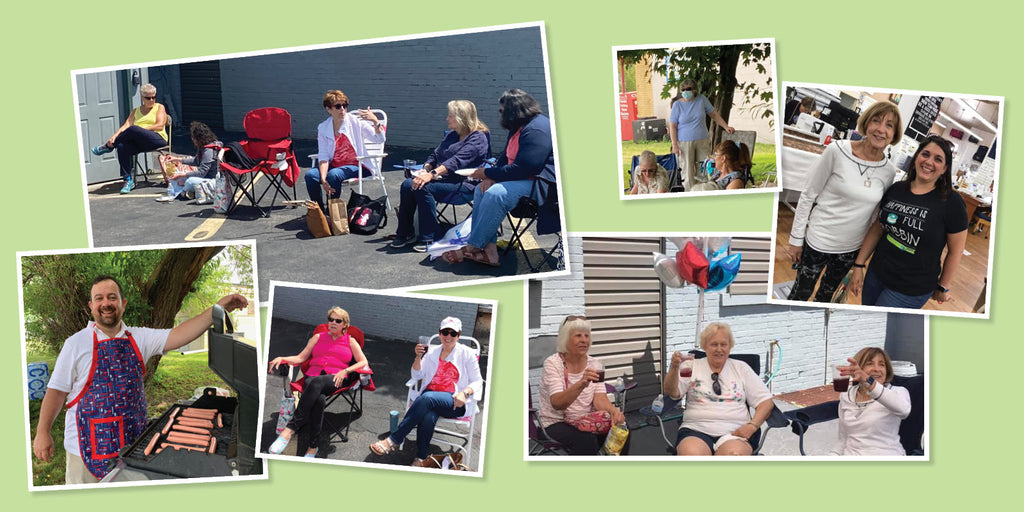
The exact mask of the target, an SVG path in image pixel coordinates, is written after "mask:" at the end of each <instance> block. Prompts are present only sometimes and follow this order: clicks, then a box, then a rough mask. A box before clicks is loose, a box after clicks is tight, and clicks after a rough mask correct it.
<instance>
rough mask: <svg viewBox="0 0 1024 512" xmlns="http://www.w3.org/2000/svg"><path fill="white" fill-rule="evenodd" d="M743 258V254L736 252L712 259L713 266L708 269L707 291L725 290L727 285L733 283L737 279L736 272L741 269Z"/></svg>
mask: <svg viewBox="0 0 1024 512" xmlns="http://www.w3.org/2000/svg"><path fill="white" fill-rule="evenodd" d="M742 259H743V255H742V254H740V253H735V254H730V255H728V256H724V257H721V258H718V259H717V260H715V261H712V262H711V268H710V269H709V270H708V287H707V291H709V292H716V291H718V290H724V289H725V287H726V286H729V285H730V284H732V282H733V280H734V279H736V274H738V273H739V271H740V260H742Z"/></svg>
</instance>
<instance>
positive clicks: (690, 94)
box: [683, 91, 693, 101]
mask: <svg viewBox="0 0 1024 512" xmlns="http://www.w3.org/2000/svg"><path fill="white" fill-rule="evenodd" d="M683 99H684V100H686V101H690V100H692V99H693V91H683Z"/></svg>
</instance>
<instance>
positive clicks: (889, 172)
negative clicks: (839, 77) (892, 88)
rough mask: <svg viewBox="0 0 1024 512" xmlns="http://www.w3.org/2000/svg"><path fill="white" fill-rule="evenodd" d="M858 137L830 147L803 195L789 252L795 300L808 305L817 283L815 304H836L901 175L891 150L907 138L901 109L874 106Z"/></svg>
mask: <svg viewBox="0 0 1024 512" xmlns="http://www.w3.org/2000/svg"><path fill="white" fill-rule="evenodd" d="M857 132H859V133H860V134H861V135H863V136H864V138H862V139H860V140H856V141H846V140H837V141H834V142H833V143H832V144H829V145H828V146H826V147H825V152H824V153H822V154H821V157H819V158H818V161H817V162H816V163H815V164H814V166H813V167H811V170H810V173H809V177H808V179H807V183H806V184H805V185H804V190H803V192H802V193H801V194H800V201H799V202H798V203H797V206H796V213H795V214H794V215H793V225H792V227H791V228H790V230H789V245H788V246H787V247H786V251H787V252H788V253H789V257H790V258H791V259H792V260H793V262H794V263H796V264H797V267H796V269H797V274H796V281H795V282H794V284H793V288H792V289H791V290H790V292H789V296H788V297H787V298H788V299H789V300H798V301H806V300H807V299H809V298H810V297H811V294H812V293H814V286H815V284H817V285H818V291H817V293H814V301H815V302H826V303H827V302H832V296H833V295H834V294H835V291H836V288H838V287H839V283H840V282H842V280H843V278H845V277H846V274H847V273H848V272H849V271H850V267H851V266H852V265H853V262H854V260H855V259H856V258H857V252H858V250H859V249H860V246H861V243H862V242H863V241H864V234H865V233H867V232H868V228H869V227H870V224H871V218H872V215H873V213H874V211H875V209H876V208H877V207H878V201H879V200H880V199H881V198H882V194H883V193H884V192H885V191H886V190H888V189H889V187H890V186H891V185H892V180H893V177H895V176H896V168H895V167H894V166H893V165H892V163H891V159H890V157H889V154H888V151H887V148H888V147H889V146H890V145H895V144H896V143H897V142H899V141H900V138H902V137H903V125H902V123H901V121H900V110H899V107H897V106H896V105H894V104H892V103H889V102H888V101H879V102H876V103H874V104H873V105H871V106H870V107H868V108H867V109H866V110H864V112H863V113H862V114H861V115H860V117H859V118H858V119H857ZM819 277H820V278H821V281H820V282H819V281H818V278H819Z"/></svg>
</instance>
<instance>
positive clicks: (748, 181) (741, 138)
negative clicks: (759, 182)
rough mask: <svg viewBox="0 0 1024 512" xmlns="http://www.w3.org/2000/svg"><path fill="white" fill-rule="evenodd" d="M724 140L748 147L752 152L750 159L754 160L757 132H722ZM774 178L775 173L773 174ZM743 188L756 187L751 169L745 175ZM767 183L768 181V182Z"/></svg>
mask: <svg viewBox="0 0 1024 512" xmlns="http://www.w3.org/2000/svg"><path fill="white" fill-rule="evenodd" d="M722 140H723V141H725V140H731V141H735V142H739V143H742V144H746V145H747V149H749V150H750V159H751V161H753V159H754V143H756V142H757V132H756V131H754V130H736V131H735V132H733V133H729V132H727V131H724V130H723V131H722ZM771 174H772V175H773V176H774V172H772V173H771ZM743 180H744V184H743V188H753V186H754V175H753V173H751V169H747V171H746V172H745V173H743ZM766 183H767V181H766Z"/></svg>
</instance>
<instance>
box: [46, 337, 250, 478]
mask: <svg viewBox="0 0 1024 512" xmlns="http://www.w3.org/2000/svg"><path fill="white" fill-rule="evenodd" d="M27 355H28V360H29V361H30V362H35V361H46V362H47V363H48V364H49V365H50V368H51V370H52V369H53V363H54V361H56V359H57V356H56V354H53V353H51V352H49V351H48V350H47V349H45V348H39V347H38V346H32V347H30V348H29V350H28V351H27ZM206 357H207V355H206V353H205V352H200V353H195V354H189V355H181V354H179V353H177V352H171V353H169V354H167V355H165V356H164V357H163V358H162V359H161V360H160V366H159V367H158V368H157V370H156V373H155V374H154V375H153V377H152V378H151V379H150V381H149V382H148V383H147V384H146V403H147V405H148V411H147V415H148V417H150V418H155V417H158V416H160V415H161V414H163V413H164V411H166V410H167V409H168V408H169V407H170V406H171V405H172V404H174V403H176V402H177V401H178V400H182V399H186V398H190V397H191V396H192V394H193V393H194V392H195V390H196V388H200V387H208V386H218V387H221V388H226V389H230V388H228V387H227V385H225V384H224V381H222V380H221V379H220V377H218V376H217V374H215V373H213V371H212V370H210V368H209V366H207V359H206ZM234 394H235V393H234V391H233V390H232V396H234ZM41 405H42V400H33V401H31V402H29V423H30V426H31V436H32V439H35V437H36V424H37V423H39V407H40V406H41ZM64 413H65V410H61V412H60V414H58V415H57V419H56V420H54V422H53V423H54V425H53V428H52V429H51V430H50V432H51V435H53V444H54V457H53V459H51V460H50V462H43V461H41V460H38V459H36V458H35V457H33V458H32V482H33V484H35V485H36V486H44V485H64V467H65V455H64Z"/></svg>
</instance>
